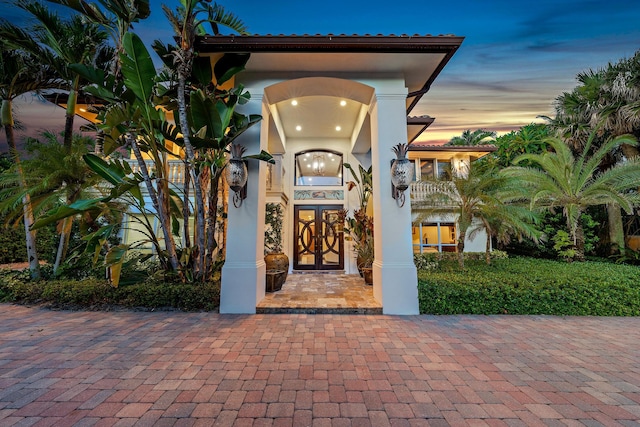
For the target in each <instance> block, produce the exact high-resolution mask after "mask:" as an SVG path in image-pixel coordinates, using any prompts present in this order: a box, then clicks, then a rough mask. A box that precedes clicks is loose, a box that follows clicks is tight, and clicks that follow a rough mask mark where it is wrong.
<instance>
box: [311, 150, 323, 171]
mask: <svg viewBox="0 0 640 427" xmlns="http://www.w3.org/2000/svg"><path fill="white" fill-rule="evenodd" d="M311 168H312V170H313V173H314V175H318V176H321V175H324V154H314V155H313V159H312V162H311Z"/></svg>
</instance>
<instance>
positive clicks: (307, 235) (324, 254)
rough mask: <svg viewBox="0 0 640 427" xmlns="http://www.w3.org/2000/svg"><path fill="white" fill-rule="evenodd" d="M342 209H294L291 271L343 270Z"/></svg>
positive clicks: (311, 207)
mask: <svg viewBox="0 0 640 427" xmlns="http://www.w3.org/2000/svg"><path fill="white" fill-rule="evenodd" d="M340 209H342V206H336V205H331V206H315V205H304V206H296V207H295V210H294V211H295V221H294V224H295V225H294V226H295V229H294V233H293V234H294V236H295V242H294V244H293V247H294V249H295V256H294V259H293V269H294V270H343V269H344V233H343V232H342V223H341V222H340V220H339V215H338V212H339V210H340Z"/></svg>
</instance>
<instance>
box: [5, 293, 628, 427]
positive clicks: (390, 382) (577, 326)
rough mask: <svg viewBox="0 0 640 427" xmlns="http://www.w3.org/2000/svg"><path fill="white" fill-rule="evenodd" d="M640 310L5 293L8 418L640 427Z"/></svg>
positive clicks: (35, 421) (15, 421)
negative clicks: (17, 299)
mask: <svg viewBox="0 0 640 427" xmlns="http://www.w3.org/2000/svg"><path fill="white" fill-rule="evenodd" d="M639 420H640V318H577V317H572V318H559V317H540V316H535V317H519V316H517V317H516V316H513V317H512V316H498V317H481V316H443V317H433V316H411V317H392V316H358V315H296V314H294V315H255V316H240V315H233V316H232V315H219V314H212V313H191V314H186V313H175V312H174V313H167V312H161V313H137V312H111V313H105V312H56V311H47V310H42V309H38V308H27V307H20V306H12V305H0V425H2V426H8V425H64V426H69V425H78V426H85V425H176V426H177V425H206V426H211V425H229V426H230V425H237V426H291V425H293V426H311V425H313V426H330V425H331V426H349V425H351V426H368V425H371V426H385V425H394V426H395V425H397V426H405V425H411V426H417V425H436V426H437V425H453V426H462V425H510V426H511V425H605V426H611V425H636V426H637V425H639V423H640V421H639Z"/></svg>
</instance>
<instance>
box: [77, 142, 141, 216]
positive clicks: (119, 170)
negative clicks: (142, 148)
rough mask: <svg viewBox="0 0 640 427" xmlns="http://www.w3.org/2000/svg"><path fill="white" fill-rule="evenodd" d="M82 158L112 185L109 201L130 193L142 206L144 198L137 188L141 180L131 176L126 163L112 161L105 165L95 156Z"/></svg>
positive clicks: (87, 155) (104, 162)
mask: <svg viewBox="0 0 640 427" xmlns="http://www.w3.org/2000/svg"><path fill="white" fill-rule="evenodd" d="M82 157H83V158H84V161H85V162H86V163H87V165H88V166H89V167H90V168H91V170H93V171H94V172H95V173H97V174H98V175H100V176H101V177H102V178H104V179H106V180H107V181H108V182H109V183H111V184H113V185H114V188H113V189H112V191H111V195H110V196H109V198H110V199H115V198H117V197H119V196H121V195H123V194H124V193H126V192H130V193H131V195H132V196H133V197H135V198H136V199H137V200H138V202H140V204H141V205H144V198H143V197H142V192H141V191H140V187H139V186H138V185H139V184H140V182H142V181H143V178H142V177H141V176H139V175H135V174H133V171H132V170H131V167H130V166H129V164H128V163H127V162H124V161H123V162H119V161H117V160H113V161H111V162H110V163H107V162H106V161H105V160H103V159H101V158H100V157H98V156H96V155H95V154H85V155H84V156H82Z"/></svg>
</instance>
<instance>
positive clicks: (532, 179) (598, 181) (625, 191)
mask: <svg viewBox="0 0 640 427" xmlns="http://www.w3.org/2000/svg"><path fill="white" fill-rule="evenodd" d="M595 136H596V134H595V133H592V134H591V135H590V137H589V139H588V140H587V143H586V145H585V149H584V151H583V153H582V154H580V155H579V156H577V157H576V156H575V155H574V153H573V152H572V151H571V148H570V147H569V146H568V145H567V144H565V143H564V142H563V141H562V140H561V139H559V138H548V139H546V140H545V141H546V143H547V144H548V145H549V148H551V149H552V150H553V151H549V152H545V153H543V154H525V155H522V156H520V157H518V158H516V159H515V163H516V164H517V163H520V162H524V161H529V162H532V163H534V164H535V165H536V166H538V167H519V166H512V167H509V168H507V169H504V170H503V171H502V174H503V175H504V176H507V177H510V178H514V179H516V180H518V182H519V185H518V186H519V188H520V189H521V192H520V195H519V196H518V197H520V198H522V199H524V200H528V201H529V202H530V206H531V209H534V208H538V209H549V210H553V209H556V208H561V209H562V213H563V215H564V217H565V219H566V221H567V230H568V232H569V234H570V236H571V238H572V239H573V244H574V246H575V250H576V256H575V258H576V259H577V260H582V259H584V230H583V228H582V224H581V220H580V216H581V214H582V213H583V212H584V211H585V210H586V209H587V208H588V207H589V206H598V205H603V204H607V203H616V204H618V205H619V206H621V207H622V208H623V209H624V210H625V211H626V212H628V213H631V212H632V211H633V207H634V206H635V205H636V204H637V203H638V201H639V200H640V198H639V197H638V193H637V192H635V191H630V190H632V189H635V188H637V187H638V186H639V185H640V159H638V158H633V159H629V160H627V161H626V162H624V163H620V164H617V165H615V166H613V167H612V168H610V169H608V170H606V171H602V172H598V167H599V165H600V163H601V162H602V159H603V158H604V157H605V156H606V155H607V154H608V153H609V152H611V150H613V149H615V148H617V147H619V146H621V145H622V144H628V145H631V146H633V147H635V146H637V141H636V140H635V138H634V137H632V136H630V135H627V136H620V137H617V138H613V139H610V140H609V141H607V142H605V143H604V144H603V145H602V146H601V147H600V148H598V149H597V150H596V151H595V153H593V154H592V155H591V156H590V157H588V153H589V151H590V148H591V145H592V142H593V139H594V138H595Z"/></svg>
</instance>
